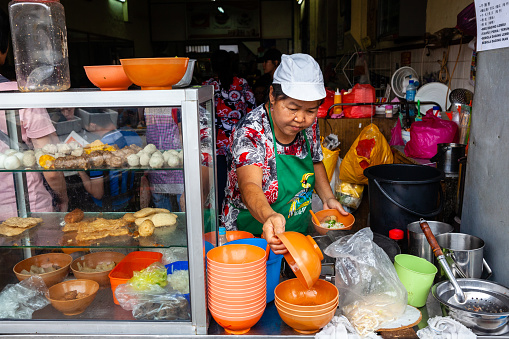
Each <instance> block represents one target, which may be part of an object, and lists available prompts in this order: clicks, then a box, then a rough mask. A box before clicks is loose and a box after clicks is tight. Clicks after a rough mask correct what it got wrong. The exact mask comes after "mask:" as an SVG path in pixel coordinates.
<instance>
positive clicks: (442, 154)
mask: <svg viewBox="0 0 509 339" xmlns="http://www.w3.org/2000/svg"><path fill="white" fill-rule="evenodd" d="M466 147H467V145H463V144H454V143H450V144H447V143H446V144H438V145H437V154H435V155H434V156H433V158H431V161H432V162H436V163H437V168H438V169H441V170H442V171H444V173H445V174H449V175H453V176H454V175H458V172H459V169H460V165H459V159H461V158H463V157H464V156H465V150H466Z"/></svg>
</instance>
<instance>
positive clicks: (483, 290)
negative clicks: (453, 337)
mask: <svg viewBox="0 0 509 339" xmlns="http://www.w3.org/2000/svg"><path fill="white" fill-rule="evenodd" d="M420 226H421V229H422V231H423V233H424V235H425V236H426V239H427V240H428V242H429V244H430V246H431V248H432V249H433V253H434V254H435V256H436V257H437V259H438V262H439V263H440V265H442V268H443V269H444V271H445V272H446V274H447V277H448V278H449V281H443V282H440V283H438V284H436V285H434V286H433V288H432V291H431V292H432V294H433V296H434V297H435V298H436V299H437V300H438V301H439V302H440V303H441V304H442V305H443V306H444V307H445V308H446V309H447V310H448V311H449V315H450V316H451V317H452V318H454V319H455V320H457V321H459V322H460V323H462V324H463V325H465V326H467V327H469V328H470V329H471V330H472V331H473V332H474V333H476V334H490V335H499V334H502V333H505V332H507V331H509V325H508V320H509V289H508V288H507V287H505V286H502V285H499V284H496V283H494V282H491V281H487V280H482V279H472V278H470V279H456V278H455V277H454V275H453V274H452V272H451V268H450V267H449V265H448V264H447V261H446V260H445V257H444V254H443V253H442V249H441V248H440V246H439V245H438V242H437V241H436V239H435V236H434V235H433V233H432V232H431V229H430V228H429V225H428V223H427V222H426V221H425V220H423V219H421V221H420Z"/></svg>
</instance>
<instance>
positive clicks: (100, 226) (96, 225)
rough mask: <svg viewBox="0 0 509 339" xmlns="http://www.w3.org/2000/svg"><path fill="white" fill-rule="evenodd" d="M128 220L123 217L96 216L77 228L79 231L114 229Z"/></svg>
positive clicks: (91, 231)
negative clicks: (105, 217) (107, 217)
mask: <svg viewBox="0 0 509 339" xmlns="http://www.w3.org/2000/svg"><path fill="white" fill-rule="evenodd" d="M127 224H128V222H127V221H126V220H124V219H104V218H97V219H95V220H94V221H92V222H90V223H87V224H83V225H80V227H79V228H78V235H79V233H93V232H100V231H104V230H114V229H118V228H121V227H125V226H127Z"/></svg>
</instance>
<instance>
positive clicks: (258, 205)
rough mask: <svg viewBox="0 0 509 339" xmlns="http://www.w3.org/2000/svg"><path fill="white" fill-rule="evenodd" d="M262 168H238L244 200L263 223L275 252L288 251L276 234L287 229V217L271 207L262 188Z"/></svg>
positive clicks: (265, 233) (252, 166)
mask: <svg viewBox="0 0 509 339" xmlns="http://www.w3.org/2000/svg"><path fill="white" fill-rule="evenodd" d="M262 177H263V172H262V169H261V168H260V167H258V166H256V165H247V166H242V167H239V168H237V180H238V185H239V190H240V196H241V198H242V202H243V203H244V205H246V207H247V209H248V210H249V212H250V213H251V215H252V216H253V218H255V219H256V220H258V221H259V222H260V223H262V224H263V234H262V236H263V238H265V240H267V243H268V244H269V245H270V247H271V248H272V251H273V252H274V253H275V254H284V253H286V251H287V250H286V247H285V246H284V245H283V243H282V242H281V240H279V238H277V237H276V236H275V235H276V234H279V233H283V232H284V231H285V224H286V220H285V217H284V216H283V215H281V214H279V213H276V211H274V210H273V209H272V207H270V204H269V201H268V200H267V198H266V197H265V194H264V193H263V189H262Z"/></svg>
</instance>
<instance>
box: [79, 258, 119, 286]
mask: <svg viewBox="0 0 509 339" xmlns="http://www.w3.org/2000/svg"><path fill="white" fill-rule="evenodd" d="M124 257H125V255H124V254H122V253H119V252H95V253H90V254H87V255H84V256H81V257H79V258H77V259H75V260H74V261H73V262H72V264H71V270H72V272H73V274H74V276H75V277H76V279H89V280H94V281H97V282H98V283H99V285H101V286H109V285H110V278H109V277H108V274H110V272H111V269H110V270H105V271H98V272H85V271H80V270H78V263H79V264H80V265H82V266H83V265H86V267H88V268H93V269H95V268H97V265H99V264H107V263H111V262H113V263H115V265H116V264H118V263H119V262H120V261H121V260H122V259H123V258H124ZM112 269H113V268H112Z"/></svg>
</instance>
